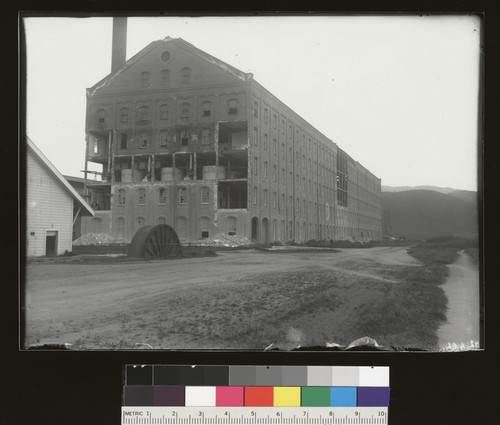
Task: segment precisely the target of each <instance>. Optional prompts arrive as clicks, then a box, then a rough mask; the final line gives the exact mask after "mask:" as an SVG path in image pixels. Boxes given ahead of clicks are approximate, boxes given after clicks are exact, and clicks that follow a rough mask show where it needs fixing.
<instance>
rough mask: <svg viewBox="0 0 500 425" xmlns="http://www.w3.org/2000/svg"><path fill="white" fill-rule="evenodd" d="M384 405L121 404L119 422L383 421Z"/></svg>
mask: <svg viewBox="0 0 500 425" xmlns="http://www.w3.org/2000/svg"><path fill="white" fill-rule="evenodd" d="M387 411H388V408H387V407H163V406H144V407H143V406H137V407H136V406H122V419H121V425H178V424H186V425H190V424H202V425H205V424H221V425H222V424H227V425H233V424H263V425H271V424H276V425H278V424H304V425H311V424H353V425H354V424H367V425H372V424H381V425H384V424H387V413H388V412H387Z"/></svg>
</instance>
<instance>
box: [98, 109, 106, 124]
mask: <svg viewBox="0 0 500 425" xmlns="http://www.w3.org/2000/svg"><path fill="white" fill-rule="evenodd" d="M105 121H106V110H105V109H99V110H98V111H97V122H98V123H99V124H104V122H105Z"/></svg>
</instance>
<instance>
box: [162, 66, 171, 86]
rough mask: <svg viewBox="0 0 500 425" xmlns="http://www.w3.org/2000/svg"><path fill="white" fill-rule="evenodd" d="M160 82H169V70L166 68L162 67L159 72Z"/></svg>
mask: <svg viewBox="0 0 500 425" xmlns="http://www.w3.org/2000/svg"><path fill="white" fill-rule="evenodd" d="M160 77H161V83H162V84H169V83H170V71H169V70H168V69H164V70H163V71H161V72H160Z"/></svg>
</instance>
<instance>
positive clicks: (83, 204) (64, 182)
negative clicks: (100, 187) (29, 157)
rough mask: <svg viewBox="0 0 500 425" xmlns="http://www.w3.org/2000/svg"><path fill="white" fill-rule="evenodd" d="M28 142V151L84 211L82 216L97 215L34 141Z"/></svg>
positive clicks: (81, 212)
mask: <svg viewBox="0 0 500 425" xmlns="http://www.w3.org/2000/svg"><path fill="white" fill-rule="evenodd" d="M26 140H27V142H28V150H29V151H31V152H33V154H34V155H35V157H36V158H37V159H38V160H39V161H40V162H41V163H42V164H43V165H44V166H45V168H46V169H47V170H48V171H49V172H50V173H51V174H52V175H53V176H54V178H55V179H56V180H57V181H58V182H59V183H60V184H61V186H62V187H63V189H65V190H66V191H67V192H68V194H69V195H70V196H71V197H72V198H73V200H74V201H75V202H76V203H77V204H78V206H80V207H81V208H82V209H81V211H80V215H95V213H94V210H93V209H92V208H91V207H90V206H89V204H87V202H85V200H84V199H83V198H82V197H81V196H80V195H79V194H78V192H77V191H76V190H75V189H74V188H73V186H71V185H70V184H69V183H68V181H67V180H66V179H65V178H64V177H63V176H62V174H61V173H60V172H59V171H57V168H56V167H54V165H52V163H51V162H50V161H49V160H48V159H47V157H46V156H45V155H44V154H43V153H42V151H41V150H40V149H38V147H37V146H36V145H35V144H34V143H33V141H32V140H31V139H30V138H29V137H28V136H26Z"/></svg>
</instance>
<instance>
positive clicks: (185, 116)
mask: <svg viewBox="0 0 500 425" xmlns="http://www.w3.org/2000/svg"><path fill="white" fill-rule="evenodd" d="M188 121H189V103H183V104H182V105H181V122H182V123H187V122H188Z"/></svg>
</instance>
